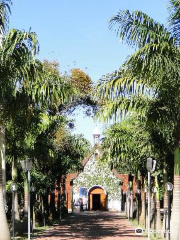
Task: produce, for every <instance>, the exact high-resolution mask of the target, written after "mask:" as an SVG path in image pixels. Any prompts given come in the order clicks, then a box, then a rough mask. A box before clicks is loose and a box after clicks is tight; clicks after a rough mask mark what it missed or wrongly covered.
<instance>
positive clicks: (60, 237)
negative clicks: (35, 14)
mask: <svg viewBox="0 0 180 240" xmlns="http://www.w3.org/2000/svg"><path fill="white" fill-rule="evenodd" d="M33 239H36V240H90V239H93V240H95V239H97V240H100V239H104V240H118V239H119V240H135V239H136V240H145V239H147V238H145V237H142V236H138V235H136V234H135V227H134V226H133V225H132V224H131V223H130V222H129V221H128V220H127V219H126V218H125V216H124V215H123V214H121V213H117V212H98V211H97V212H82V213H75V214H73V215H71V216H69V217H68V218H67V219H66V220H64V221H62V223H61V225H57V226H54V227H52V228H50V229H49V230H46V231H45V232H44V233H43V234H41V235H40V236H38V237H36V238H33Z"/></svg>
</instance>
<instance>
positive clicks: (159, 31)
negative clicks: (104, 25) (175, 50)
mask: <svg viewBox="0 0 180 240" xmlns="http://www.w3.org/2000/svg"><path fill="white" fill-rule="evenodd" d="M109 26H110V29H115V32H116V34H117V36H119V38H120V40H122V41H125V42H126V43H127V44H128V45H130V46H133V47H138V48H140V47H143V46H145V45H146V44H149V43H156V44H159V43H162V42H168V43H169V44H174V38H173V37H172V36H171V34H170V33H169V32H168V31H167V29H166V28H165V27H164V25H163V24H160V23H158V22H156V21H154V20H153V19H152V18H150V17H149V16H148V15H146V14H145V13H143V12H141V11H134V12H132V13H130V12H129V10H124V11H119V12H118V13H117V15H115V16H114V17H112V18H111V19H110V25H109Z"/></svg>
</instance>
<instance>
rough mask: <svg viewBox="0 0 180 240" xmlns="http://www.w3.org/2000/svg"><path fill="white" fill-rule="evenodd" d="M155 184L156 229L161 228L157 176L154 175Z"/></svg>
mask: <svg viewBox="0 0 180 240" xmlns="http://www.w3.org/2000/svg"><path fill="white" fill-rule="evenodd" d="M155 186H156V188H157V193H156V229H157V230H161V214H160V197H159V184H158V176H156V177H155Z"/></svg>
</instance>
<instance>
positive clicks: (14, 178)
mask: <svg viewBox="0 0 180 240" xmlns="http://www.w3.org/2000/svg"><path fill="white" fill-rule="evenodd" d="M12 181H13V182H14V183H17V159H16V157H14V158H13V161H12ZM14 211H15V214H14V218H15V221H19V220H20V217H19V205H18V193H17V191H16V192H15V196H14Z"/></svg>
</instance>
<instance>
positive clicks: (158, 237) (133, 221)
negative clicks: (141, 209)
mask: <svg viewBox="0 0 180 240" xmlns="http://www.w3.org/2000/svg"><path fill="white" fill-rule="evenodd" d="M130 222H131V223H132V224H133V225H134V226H136V227H141V228H142V229H144V225H141V224H138V221H137V219H130ZM152 230H153V229H152ZM143 236H144V237H148V234H147V233H146V232H143ZM150 238H151V240H165V238H162V237H161V234H160V233H156V237H155V236H154V233H151V237H150Z"/></svg>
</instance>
